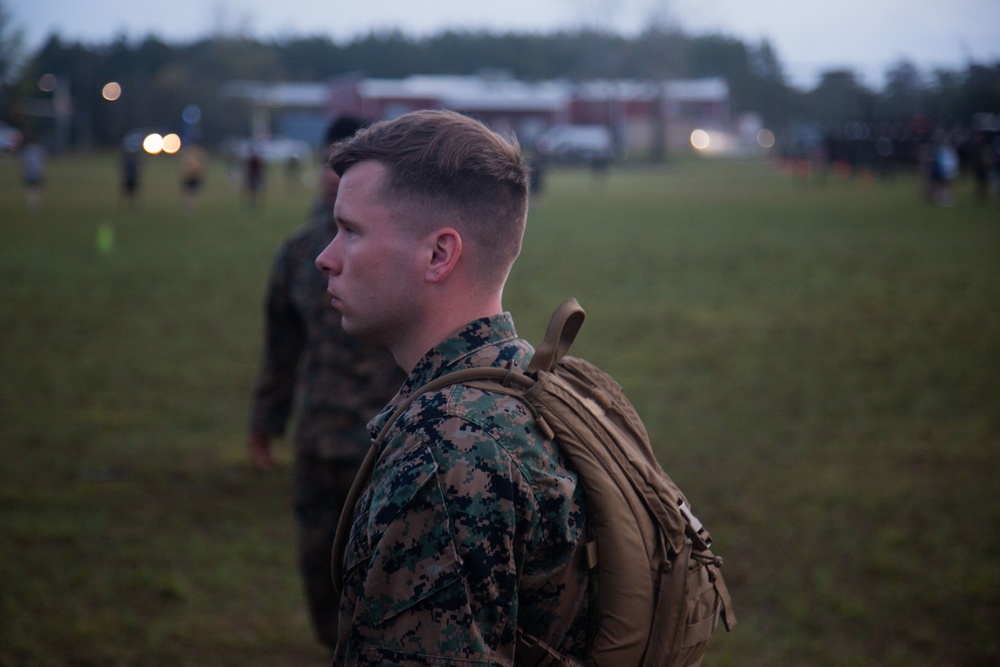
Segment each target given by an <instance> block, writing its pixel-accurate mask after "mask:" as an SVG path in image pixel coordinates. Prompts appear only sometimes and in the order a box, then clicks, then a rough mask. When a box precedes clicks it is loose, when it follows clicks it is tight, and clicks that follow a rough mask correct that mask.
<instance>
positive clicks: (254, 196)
mask: <svg viewBox="0 0 1000 667" xmlns="http://www.w3.org/2000/svg"><path fill="white" fill-rule="evenodd" d="M263 189H264V160H263V159H262V158H261V157H260V153H259V152H258V151H257V148H256V147H255V146H251V147H250V154H249V155H248V156H247V162H246V195H247V205H248V206H249V207H250V208H252V209H255V208H257V206H258V204H259V203H260V201H259V200H260V197H261V191H262V190H263Z"/></svg>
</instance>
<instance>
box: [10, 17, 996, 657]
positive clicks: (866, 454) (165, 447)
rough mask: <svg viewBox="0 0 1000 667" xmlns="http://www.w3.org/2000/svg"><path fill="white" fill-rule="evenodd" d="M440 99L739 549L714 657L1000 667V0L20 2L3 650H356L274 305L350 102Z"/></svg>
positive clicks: (15, 24) (729, 546)
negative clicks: (319, 530)
mask: <svg viewBox="0 0 1000 667" xmlns="http://www.w3.org/2000/svg"><path fill="white" fill-rule="evenodd" d="M438 107H445V108H452V109H455V110H458V111H461V112H464V113H467V114H470V115H472V116H475V117H478V118H480V119H482V120H484V121H485V122H487V123H489V124H490V125H491V126H492V127H493V128H494V129H496V130H497V131H500V132H503V133H505V134H507V135H510V136H516V137H517V138H518V140H519V141H520V142H521V144H522V146H524V148H525V151H526V152H527V154H528V156H529V157H530V159H531V161H532V165H533V167H534V176H535V179H534V181H533V194H532V204H531V211H530V216H529V224H528V231H527V236H526V241H525V245H524V251H523V253H522V256H521V258H520V259H519V261H518V263H517V265H516V266H515V269H514V272H513V273H512V276H511V279H510V281H509V283H508V286H507V290H506V291H505V295H504V296H505V306H506V307H508V308H509V309H510V310H511V311H512V312H513V314H514V315H515V318H516V321H517V323H518V327H519V333H520V334H521V335H522V336H524V337H525V338H527V339H529V340H531V341H537V340H539V339H540V338H541V336H542V333H543V331H544V325H545V322H546V321H547V319H548V316H549V314H550V313H551V311H552V308H553V307H554V306H555V305H556V304H557V303H559V302H560V301H561V300H562V299H563V298H565V297H567V296H575V297H577V298H578V299H579V300H580V302H581V303H582V304H583V306H584V308H585V309H586V310H587V312H588V319H587V323H586V325H585V326H584V328H583V331H582V332H581V335H580V337H579V338H578V340H577V342H576V344H575V346H574V351H575V352H576V353H578V354H579V355H580V356H583V357H585V358H588V359H590V360H592V361H594V362H595V363H597V364H598V365H599V366H601V367H602V368H604V369H605V370H607V371H608V372H610V373H611V374H612V375H613V376H614V377H615V378H616V379H618V380H619V381H620V382H621V383H622V385H623V386H624V387H625V389H626V392H627V393H628V395H629V396H630V397H631V398H632V400H633V401H634V402H635V404H636V406H637V408H638V410H639V412H640V414H641V415H642V417H643V419H644V421H645V423H646V425H647V427H648V429H649V432H650V435H651V438H652V440H653V442H654V446H655V447H656V451H657V454H658V456H659V457H660V460H661V462H662V463H663V465H664V467H665V469H666V470H667V471H668V472H669V473H670V475H671V476H672V477H673V478H674V479H675V480H676V481H677V482H678V484H679V486H680V487H681V488H682V489H684V491H685V492H686V493H687V495H688V496H689V499H690V500H691V501H692V504H693V509H694V511H695V513H696V514H697V515H698V517H699V518H700V519H701V520H702V521H703V522H704V523H705V524H706V525H707V526H708V528H709V529H710V530H711V532H712V534H713V537H714V538H715V546H716V548H717V552H718V553H719V554H721V555H722V556H723V557H724V558H725V560H726V565H725V568H726V569H725V572H726V577H727V581H728V582H729V586H730V590H731V593H732V595H733V599H734V602H735V606H736V613H737V616H738V618H739V625H738V626H737V627H736V630H735V632H733V633H732V634H728V635H727V634H725V633H721V632H720V633H718V634H717V636H716V637H715V639H714V640H713V644H712V648H711V649H710V652H709V654H708V656H707V657H706V660H705V662H704V664H705V665H706V667H717V666H720V665H739V666H753V667H773V666H775V665H778V666H786V665H787V666H789V667H792V666H795V667H797V666H799V665H826V666H836V667H852V666H859V665H864V666H869V665H871V666H878V667H913V666H918V667H925V666H926V667H930V666H931V665H934V666H939V665H959V666H962V667H986V666H989V667H993V666H994V665H997V664H1000V634H998V633H997V628H998V627H1000V536H998V533H997V531H996V530H995V527H996V526H998V525H1000V500H998V498H997V494H996V479H997V477H998V476H1000V372H998V371H1000V308H998V307H997V305H998V304H1000V170H998V165H1000V159H998V156H1000V139H998V134H1000V5H998V4H997V3H996V1H995V0H959V1H956V2H948V3H942V2H927V1H924V0H916V1H910V2H903V1H898V2H897V1H891V2H889V1H886V2H863V1H860V0H845V1H843V2H838V3H820V4H818V5H817V4H815V3H814V4H809V3H802V2H800V1H799V2H791V1H787V2H786V1H785V0H774V1H771V2H762V3H746V2H738V1H736V0H702V1H697V2H696V1H695V0H673V1H669V2H665V1H662V0H619V1H617V2H609V1H604V0H580V1H577V2H570V1H569V0H533V1H531V2H526V1H525V2H522V1H521V0H508V1H507V2H503V3H495V4H488V3H443V2H430V3H427V2H425V3H413V2H402V1H400V2H396V1H372V2H367V3H363V4H359V5H347V4H345V3H330V2H314V1H312V0H287V1H285V2H280V3H277V2H265V1H263V0H261V1H254V2H249V1H247V2H234V1H230V2H218V3H204V2H202V1H201V0H174V1H173V2H170V3H166V2H163V3H136V2H124V1H122V2H118V1H117V0H115V1H112V0H95V1H94V2H71V1H69V0H34V1H32V2H27V1H23V2H22V1H20V0H13V1H12V0H0V378H2V381H0V666H3V667H8V666H11V667H14V666H17V667H20V666H26V665H31V666H32V667H38V666H41V667H47V666H52V667H62V666H65V665H75V666H78V667H84V666H88V665H94V666H98V665H100V666H102V667H103V666H106V665H123V666H126V665H127V666H130V667H132V666H136V665H164V664H172V665H233V666H236V665H239V666H240V667H247V666H251V665H292V664H295V665H321V664H328V662H329V660H328V657H327V655H326V653H325V652H324V650H323V649H322V647H321V646H320V645H319V643H318V642H317V641H316V640H315V638H314V637H313V635H312V632H311V630H310V627H309V618H308V614H307V611H306V604H305V600H304V596H303V591H302V586H301V582H300V580H299V575H298V572H297V567H296V560H295V559H296V555H295V539H296V537H295V524H294V520H293V516H292V511H291V500H290V499H291V495H292V481H291V465H292V453H291V451H290V450H291V446H290V443H287V442H286V443H283V444H282V445H281V446H279V447H277V457H278V470H279V472H280V473H281V474H278V475H262V474H260V473H259V472H258V471H257V470H255V469H254V468H253V467H252V466H251V465H250V463H249V462H248V461H247V454H246V429H247V414H248V411H249V404H250V396H251V391H252V387H253V384H254V379H255V373H256V370H257V366H258V362H259V358H260V352H261V345H262V323H263V318H262V307H263V300H264V293H265V289H266V287H267V283H268V273H269V270H270V267H271V264H272V261H273V258H274V253H275V250H276V249H277V247H278V246H279V244H280V243H281V242H282V240H283V239H284V238H286V237H287V235H288V234H289V232H291V231H292V230H293V229H295V228H297V227H298V226H299V225H300V224H302V222H303V221H304V220H305V218H306V216H307V215H308V214H309V211H310V209H311V206H312V203H313V200H314V199H315V198H316V196H317V191H318V187H317V186H318V180H319V170H320V167H321V160H322V158H323V155H324V151H325V146H324V145H323V142H324V139H323V137H324V133H325V129H326V127H327V126H328V125H329V123H330V122H331V121H333V120H335V119H337V118H340V117H344V116H354V117H357V118H361V119H364V120H377V119H380V118H391V117H395V116H398V115H400V114H402V113H405V112H407V111H410V110H413V109H418V108H438ZM251 165H253V168H254V169H256V170H258V179H259V182H260V184H261V185H260V188H259V190H254V192H253V193H251V192H249V190H248V186H247V179H248V174H249V171H250V168H251ZM191 183H195V184H197V187H196V188H191V187H188V184H191ZM623 667H624V666H623Z"/></svg>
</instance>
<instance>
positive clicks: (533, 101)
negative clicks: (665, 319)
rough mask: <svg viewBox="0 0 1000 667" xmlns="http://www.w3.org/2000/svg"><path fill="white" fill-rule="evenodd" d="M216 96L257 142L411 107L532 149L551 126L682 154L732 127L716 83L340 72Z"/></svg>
mask: <svg viewBox="0 0 1000 667" xmlns="http://www.w3.org/2000/svg"><path fill="white" fill-rule="evenodd" d="M222 94H223V95H226V96H228V97H238V98H242V99H245V100H246V101H247V102H248V103H249V104H250V106H251V108H252V118H253V127H252V128H251V132H252V133H253V134H254V135H255V136H269V135H273V136H281V137H287V138H291V139H301V140H305V141H308V142H310V144H311V145H313V146H316V147H318V145H319V142H320V141H321V140H322V136H323V128H324V127H325V126H326V124H327V123H328V122H329V121H330V119H332V118H336V117H339V116H343V115H351V116H356V117H358V118H362V119H364V120H369V121H374V120H380V119H384V118H395V117H398V116H401V115H403V114H404V113H407V112H410V111H414V110H417V109H452V110H455V111H458V112H461V113H465V114H468V115H470V116H474V117H476V118H479V119H481V120H482V121H483V122H485V123H486V124H488V125H489V126H490V127H491V128H493V129H494V130H496V131H497V132H500V133H503V134H512V135H515V136H517V138H518V140H519V141H520V142H521V143H522V144H524V145H531V144H532V143H533V142H534V140H535V138H537V137H538V136H539V135H540V134H541V133H542V132H543V131H545V130H546V129H548V128H550V127H552V126H554V125H566V124H570V125H603V126H605V127H607V128H608V129H609V130H610V132H611V134H612V136H613V137H614V140H615V145H616V150H617V152H618V153H619V154H620V155H634V156H649V155H652V156H657V155H662V154H663V153H664V152H665V151H666V152H686V151H689V150H690V148H691V146H690V142H689V139H690V135H691V132H692V131H693V130H695V129H705V130H716V131H727V130H728V129H729V128H730V124H731V121H730V117H729V116H730V111H729V87H728V85H727V84H726V82H725V81H724V80H723V79H721V78H709V79H697V80H686V81H629V80H600V81H584V82H570V81H562V80H560V81H543V82H525V81H519V80H516V79H513V78H511V77H509V76H505V75H503V74H496V73H494V74H483V75H479V76H438V75H413V76H409V77H406V78H403V79H377V78H366V77H362V76H358V75H346V76H343V77H338V78H335V79H331V80H329V81H326V82H323V83H279V84H264V83H258V82H232V83H230V84H227V85H226V86H225V87H224V89H223V91H222Z"/></svg>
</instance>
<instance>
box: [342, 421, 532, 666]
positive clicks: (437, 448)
mask: <svg viewBox="0 0 1000 667" xmlns="http://www.w3.org/2000/svg"><path fill="white" fill-rule="evenodd" d="M418 424H419V427H418V430H417V432H412V431H411V432H410V433H409V435H408V436H407V437H405V438H399V437H397V440H400V439H402V440H407V439H408V440H409V442H407V443H400V442H394V443H390V445H389V447H390V450H391V452H390V453H391V456H389V458H390V460H389V461H386V462H385V464H386V465H384V464H383V463H381V462H380V466H379V470H377V471H376V476H375V477H373V483H372V487H371V488H370V489H369V493H370V495H369V497H368V498H366V499H363V503H362V506H367V507H369V511H368V513H367V514H366V515H364V516H360V517H355V530H354V534H353V535H352V539H351V540H350V544H349V550H348V553H347V555H346V561H345V564H346V566H347V567H346V571H347V576H346V579H345V595H346V596H349V597H350V598H353V599H352V600H351V601H350V603H348V604H347V606H346V607H345V608H350V607H351V606H352V605H353V607H354V610H353V611H354V613H353V618H347V619H345V618H344V617H343V615H342V618H341V622H342V623H346V624H349V626H350V627H349V628H348V627H344V626H342V628H341V632H342V634H341V636H342V637H343V636H344V634H343V633H344V632H345V631H346V632H347V633H348V634H349V642H348V646H347V647H346V655H345V656H341V657H345V658H346V663H347V664H365V665H431V664H434V665H440V664H453V663H455V662H462V663H464V664H470V665H479V664H482V665H486V664H489V665H497V664H512V663H513V654H514V630H515V626H516V623H514V622H509V620H510V619H511V617H512V615H515V616H516V611H517V604H518V592H517V589H518V586H517V577H518V567H517V563H518V562H521V561H523V551H524V541H523V538H519V537H518V536H519V535H523V534H524V533H525V532H527V531H529V530H530V528H531V525H532V523H533V521H532V520H531V517H533V516H534V513H535V510H534V506H533V502H532V494H531V490H530V487H529V486H528V485H527V483H526V481H525V480H524V479H523V478H522V476H521V475H520V473H519V472H518V470H517V468H516V466H515V465H514V464H513V462H512V460H511V457H510V456H509V455H508V454H507V452H506V451H505V450H504V448H503V447H502V446H501V445H500V443H498V442H497V441H496V440H495V439H494V438H493V437H492V436H491V435H490V434H488V433H486V432H484V431H483V430H482V429H480V428H478V427H477V426H476V425H474V424H472V423H470V422H468V421H466V420H464V419H461V418H456V417H448V418H445V419H442V420H440V421H436V422H433V423H428V422H426V421H424V422H418ZM414 443H419V444H417V445H416V446H413V445H414ZM392 452H395V453H392ZM365 500H367V501H369V503H368V504H367V505H366V504H365V503H364V501H365ZM518 508H521V511H518ZM525 510H526V511H525ZM342 648H343V647H342Z"/></svg>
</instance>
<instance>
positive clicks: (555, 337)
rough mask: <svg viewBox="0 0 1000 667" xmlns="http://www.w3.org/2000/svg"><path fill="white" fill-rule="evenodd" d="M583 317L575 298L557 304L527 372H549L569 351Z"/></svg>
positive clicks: (583, 313) (584, 314)
mask: <svg viewBox="0 0 1000 667" xmlns="http://www.w3.org/2000/svg"><path fill="white" fill-rule="evenodd" d="M584 317H586V313H585V312H584V310H583V308H582V307H581V306H580V304H579V302H577V300H576V299H574V298H569V299H566V300H565V301H563V302H562V303H561V304H559V307H558V308H556V310H555V312H554V313H552V317H551V318H550V319H549V326H548V327H547V328H546V329H545V338H543V339H542V342H541V343H540V344H539V345H538V349H537V350H535V356H533V357H532V358H531V363H530V364H528V372H529V373H531V372H534V371H546V372H549V371H551V370H552V369H553V368H555V367H556V364H557V363H559V360H560V359H562V358H563V356H564V355H565V354H566V353H567V352H569V348H570V346H571V345H572V344H573V341H574V340H576V334H578V333H579V332H580V327H582V326H583V319H584Z"/></svg>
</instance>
